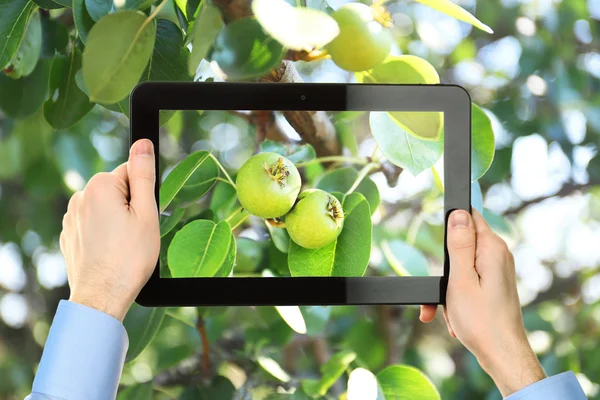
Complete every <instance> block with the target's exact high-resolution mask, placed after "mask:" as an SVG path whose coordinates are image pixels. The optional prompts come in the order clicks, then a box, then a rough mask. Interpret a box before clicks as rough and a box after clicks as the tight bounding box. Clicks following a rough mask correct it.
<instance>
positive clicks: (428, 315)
mask: <svg viewBox="0 0 600 400" xmlns="http://www.w3.org/2000/svg"><path fill="white" fill-rule="evenodd" d="M436 311H437V306H432V305H423V306H421V314H420V315H419V319H420V320H421V322H425V323H429V322H431V321H433V319H434V318H435V313H436Z"/></svg>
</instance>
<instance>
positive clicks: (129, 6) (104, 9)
mask: <svg viewBox="0 0 600 400" xmlns="http://www.w3.org/2000/svg"><path fill="white" fill-rule="evenodd" d="M73 1H75V0H73ZM84 1H85V7H86V9H87V11H88V12H89V15H90V17H91V18H92V20H94V21H99V20H101V19H102V18H103V17H105V16H107V15H108V14H110V13H114V12H115V11H121V10H145V9H147V8H150V6H152V4H154V0H125V2H124V4H123V3H121V4H122V6H121V7H117V6H116V4H115V3H114V1H113V0H84Z"/></svg>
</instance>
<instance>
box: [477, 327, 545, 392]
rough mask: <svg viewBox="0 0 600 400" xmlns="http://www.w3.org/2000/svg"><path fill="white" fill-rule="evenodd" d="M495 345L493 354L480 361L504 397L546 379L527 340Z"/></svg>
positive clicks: (483, 357)
mask: <svg viewBox="0 0 600 400" xmlns="http://www.w3.org/2000/svg"><path fill="white" fill-rule="evenodd" d="M494 345H496V346H498V348H497V349H496V350H495V351H494V352H493V354H492V355H486V356H482V357H481V358H479V359H478V361H479V364H480V365H481V367H482V368H483V369H484V370H485V371H486V372H487V373H488V375H490V377H491V378H492V379H493V380H494V383H495V384H496V386H497V387H498V390H499V391H500V393H501V394H502V396H503V397H507V396H510V395H511V394H513V393H515V392H518V391H519V390H521V389H523V388H525V387H527V386H529V385H531V384H534V383H536V382H538V381H540V380H542V379H544V378H546V374H545V372H544V370H543V369H542V366H541V365H540V363H539V361H538V359H537V357H536V355H535V353H534V352H533V350H532V349H531V346H530V345H529V342H527V339H526V338H523V339H514V340H512V341H511V342H510V343H494Z"/></svg>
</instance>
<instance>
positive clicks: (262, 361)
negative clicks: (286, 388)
mask: <svg viewBox="0 0 600 400" xmlns="http://www.w3.org/2000/svg"><path fill="white" fill-rule="evenodd" d="M256 361H257V362H258V365H260V366H261V367H262V369H264V370H265V371H267V372H268V373H269V374H271V375H272V376H273V377H275V378H277V379H279V380H280V381H281V382H289V381H290V380H291V379H292V377H291V376H290V375H289V374H288V373H287V372H285V371H284V370H283V368H281V365H279V363H278V362H277V361H275V360H273V359H272V358H271V357H265V356H258V357H256Z"/></svg>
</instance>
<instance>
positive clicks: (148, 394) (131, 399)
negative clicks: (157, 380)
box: [117, 382, 152, 400]
mask: <svg viewBox="0 0 600 400" xmlns="http://www.w3.org/2000/svg"><path fill="white" fill-rule="evenodd" d="M150 398H152V382H148V383H138V384H137V385H133V386H129V387H128V388H126V389H125V390H123V391H122V392H120V393H119V395H118V396H117V400H146V399H150Z"/></svg>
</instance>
